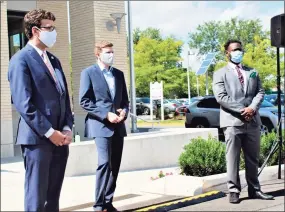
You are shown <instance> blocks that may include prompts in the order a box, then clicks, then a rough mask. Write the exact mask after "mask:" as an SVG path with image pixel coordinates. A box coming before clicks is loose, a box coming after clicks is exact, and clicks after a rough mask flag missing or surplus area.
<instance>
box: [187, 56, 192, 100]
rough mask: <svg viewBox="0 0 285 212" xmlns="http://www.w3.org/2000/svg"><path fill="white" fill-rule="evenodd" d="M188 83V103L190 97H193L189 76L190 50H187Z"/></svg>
mask: <svg viewBox="0 0 285 212" xmlns="http://www.w3.org/2000/svg"><path fill="white" fill-rule="evenodd" d="M187 53H188V54H187V83H188V104H190V99H191V90H190V78H189V71H190V70H189V56H190V51H188V52H187Z"/></svg>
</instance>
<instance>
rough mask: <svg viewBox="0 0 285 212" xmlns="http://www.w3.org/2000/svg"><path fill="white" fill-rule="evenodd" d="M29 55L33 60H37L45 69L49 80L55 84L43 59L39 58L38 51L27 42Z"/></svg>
mask: <svg viewBox="0 0 285 212" xmlns="http://www.w3.org/2000/svg"><path fill="white" fill-rule="evenodd" d="M26 46H27V48H28V50H29V52H30V54H31V56H32V57H33V58H34V59H35V61H37V62H38V63H39V65H41V66H42V67H43V69H44V70H45V73H46V74H47V75H48V77H49V78H50V80H51V81H52V83H53V84H54V85H55V81H54V79H53V77H52V75H51V73H50V71H49V69H48V67H47V66H46V64H45V63H44V61H43V59H42V58H41V56H40V55H39V53H38V52H37V51H36V50H35V49H34V48H33V47H32V46H31V45H29V44H27V45H26Z"/></svg>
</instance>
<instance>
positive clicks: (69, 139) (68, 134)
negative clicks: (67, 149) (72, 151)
mask: <svg viewBox="0 0 285 212" xmlns="http://www.w3.org/2000/svg"><path fill="white" fill-rule="evenodd" d="M62 134H64V135H66V138H65V139H64V145H69V144H70V143H71V142H72V132H71V131H69V130H63V131H62Z"/></svg>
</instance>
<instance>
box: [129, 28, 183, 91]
mask: <svg viewBox="0 0 285 212" xmlns="http://www.w3.org/2000/svg"><path fill="white" fill-rule="evenodd" d="M150 32H158V31H149V30H148V31H146V32H144V31H143V32H141V36H140V39H139V41H138V43H137V44H135V45H134V52H135V54H134V65H135V71H136V92H137V95H138V96H149V84H150V82H154V81H163V82H164V96H165V97H171V96H172V97H173V96H174V95H178V96H180V95H181V93H183V91H181V87H182V86H183V83H184V82H183V81H184V80H183V77H182V75H183V73H184V72H183V69H182V68H179V67H178V66H179V65H178V64H179V62H180V61H181V58H180V49H181V46H182V45H183V42H182V41H180V40H176V39H174V38H173V37H168V38H165V39H162V38H161V39H160V38H159V37H158V36H154V37H152V36H153V35H157V34H156V33H154V34H152V33H150ZM149 35H151V36H149Z"/></svg>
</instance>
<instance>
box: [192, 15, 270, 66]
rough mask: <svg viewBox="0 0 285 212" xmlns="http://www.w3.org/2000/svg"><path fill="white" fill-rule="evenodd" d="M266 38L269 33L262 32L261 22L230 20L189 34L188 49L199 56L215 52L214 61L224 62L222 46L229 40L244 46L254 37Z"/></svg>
mask: <svg viewBox="0 0 285 212" xmlns="http://www.w3.org/2000/svg"><path fill="white" fill-rule="evenodd" d="M256 35H258V36H260V37H261V38H262V39H265V38H268V36H269V33H268V32H266V31H263V30H262V25H261V21H260V20H259V19H256V20H243V19H238V18H232V19H231V20H229V21H224V22H221V21H210V22H206V23H204V24H202V25H199V26H198V27H197V30H196V32H190V33H189V39H190V41H189V47H190V48H195V49H198V50H199V54H200V55H204V54H207V53H208V52H217V56H216V60H215V61H219V60H224V57H223V53H224V47H223V45H224V44H225V42H226V41H227V40H229V39H238V40H240V41H241V42H242V43H243V45H244V46H246V45H247V44H249V43H253V42H254V36H256Z"/></svg>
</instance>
